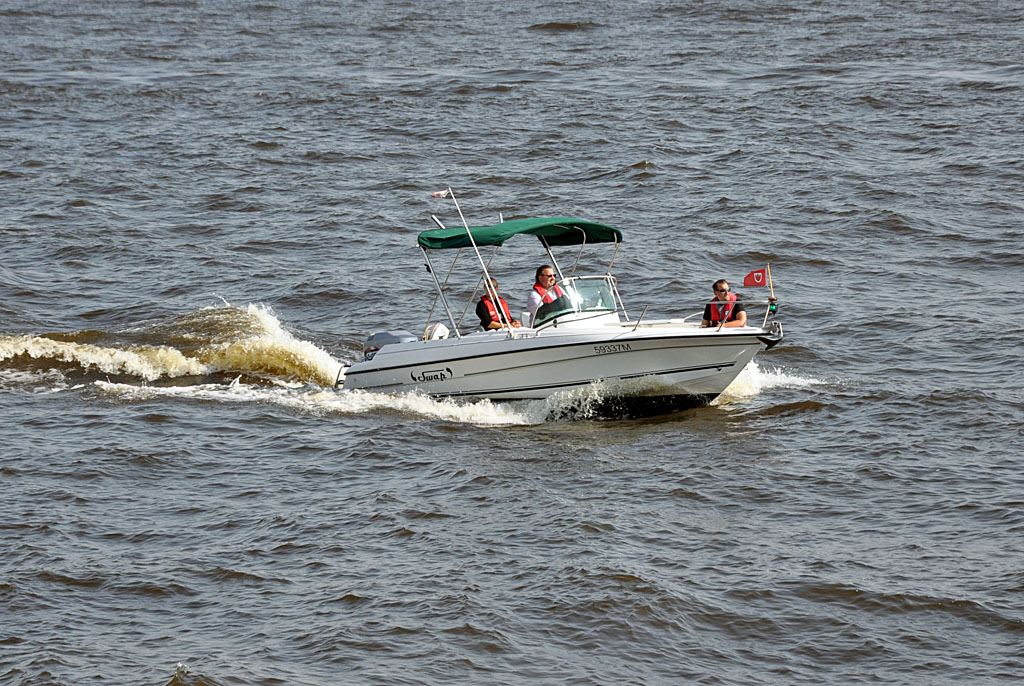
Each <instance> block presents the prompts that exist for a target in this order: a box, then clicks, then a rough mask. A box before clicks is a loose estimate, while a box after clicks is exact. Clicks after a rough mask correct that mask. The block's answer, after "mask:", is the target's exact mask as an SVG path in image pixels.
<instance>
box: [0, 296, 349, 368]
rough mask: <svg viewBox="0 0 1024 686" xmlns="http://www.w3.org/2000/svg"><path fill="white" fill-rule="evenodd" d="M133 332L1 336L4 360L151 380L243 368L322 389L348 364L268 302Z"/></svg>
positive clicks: (221, 309)
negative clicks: (305, 336)
mask: <svg viewBox="0 0 1024 686" xmlns="http://www.w3.org/2000/svg"><path fill="white" fill-rule="evenodd" d="M128 334H129V337H130V338H132V339H136V340H137V339H139V338H142V339H143V340H144V342H143V343H127V342H125V343H119V342H116V339H117V338H118V337H119V336H118V335H117V334H100V337H102V338H104V339H105V340H111V341H114V342H111V343H106V344H103V345H99V344H96V343H92V342H86V341H87V340H96V337H97V332H77V333H71V334H62V335H60V336H54V337H48V336H32V335H17V336H0V362H5V361H7V360H12V359H14V358H31V359H32V360H34V361H36V366H39V364H40V363H42V364H45V363H46V362H47V361H50V362H53V363H54V364H55V367H56V368H59V367H61V366H64V367H66V366H68V365H72V366H76V367H78V368H80V369H82V370H83V371H86V372H102V373H104V374H118V375H128V376H134V377H137V378H140V379H143V380H145V381H156V380H157V379H160V378H176V377H181V376H193V375H197V376H201V375H206V374H213V373H216V372H231V373H233V372H240V373H245V374H252V375H256V376H260V377H262V378H265V379H268V380H270V381H273V382H279V383H289V382H290V383H295V382H298V383H306V382H314V383H318V384H320V385H323V386H331V385H333V384H334V381H335V379H336V378H337V377H338V373H339V370H340V369H341V368H342V363H341V362H339V361H337V360H335V359H334V358H333V357H331V355H330V354H329V353H327V352H326V351H325V350H323V349H322V348H320V347H318V346H317V345H315V344H314V343H312V342H310V341H305V340H301V339H298V338H296V337H295V336H293V335H292V334H291V333H289V332H288V331H287V330H285V328H284V327H283V326H282V325H281V322H280V321H279V320H278V319H277V317H275V316H274V314H273V312H271V311H270V309H269V308H267V307H266V306H264V305H248V306H247V307H244V308H241V307H231V306H228V307H212V308H204V309H202V310H198V311H196V312H192V313H189V314H186V315H183V316H181V317H177V318H175V319H174V320H172V321H169V322H167V323H162V324H155V325H150V326H147V327H140V328H136V329H133V330H131V331H130V332H128ZM120 337H121V338H125V336H124V335H121V336H120ZM76 339H77V340H76Z"/></svg>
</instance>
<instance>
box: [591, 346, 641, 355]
mask: <svg viewBox="0 0 1024 686" xmlns="http://www.w3.org/2000/svg"><path fill="white" fill-rule="evenodd" d="M631 350H633V349H632V348H630V347H629V343H609V344H608V345H595V346H594V352H595V353H597V354H598V355H607V354H608V353H628V352H630V351H631Z"/></svg>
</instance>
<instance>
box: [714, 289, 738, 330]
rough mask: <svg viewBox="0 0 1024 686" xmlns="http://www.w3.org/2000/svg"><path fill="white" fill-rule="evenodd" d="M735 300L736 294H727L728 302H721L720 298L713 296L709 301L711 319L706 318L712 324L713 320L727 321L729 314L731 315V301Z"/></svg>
mask: <svg viewBox="0 0 1024 686" xmlns="http://www.w3.org/2000/svg"><path fill="white" fill-rule="evenodd" d="M734 302H736V294H735V293H730V294H729V303H728V304H727V305H726V304H723V302H722V301H721V300H719V299H718V298H715V299H714V300H712V301H711V319H710V320H708V321H710V322H711V323H712V324H713V323H715V322H721V321H726V322H727V321H729V317H730V315H732V308H733V303H734Z"/></svg>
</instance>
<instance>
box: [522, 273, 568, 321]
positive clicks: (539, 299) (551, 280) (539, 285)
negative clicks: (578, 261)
mask: <svg viewBox="0 0 1024 686" xmlns="http://www.w3.org/2000/svg"><path fill="white" fill-rule="evenodd" d="M557 278H558V277H556V276H555V270H554V269H553V268H552V267H551V266H550V265H547V264H545V265H542V266H540V267H537V280H536V281H535V282H534V284H533V289H532V290H531V291H530V295H528V296H527V298H526V309H527V310H529V312H530V321H531V322H532V321H533V320H534V318H535V317H536V316H537V308H538V307H540V306H541V305H542V304H544V303H550V302H554V301H555V298H560V297H561V296H563V295H565V292H564V291H562V289H561V287H559V285H558V284H557V283H555V280H556V279H557Z"/></svg>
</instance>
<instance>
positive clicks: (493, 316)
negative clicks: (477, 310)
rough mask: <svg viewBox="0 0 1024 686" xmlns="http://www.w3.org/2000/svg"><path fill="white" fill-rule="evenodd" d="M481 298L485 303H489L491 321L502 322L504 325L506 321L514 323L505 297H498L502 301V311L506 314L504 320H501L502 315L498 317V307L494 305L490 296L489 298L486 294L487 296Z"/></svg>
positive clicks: (488, 311)
mask: <svg viewBox="0 0 1024 686" xmlns="http://www.w3.org/2000/svg"><path fill="white" fill-rule="evenodd" d="M480 299H481V300H483V301H484V305H487V314H489V315H490V316H491V321H492V322H498V323H499V324H501V325H503V326H504V325H505V324H506V323H508V324H511V323H512V315H511V314H510V313H509V311H508V303H507V302H505V299H504V298H498V300H500V301H501V311H502V312H503V313H504V314H505V321H504V322H503V321H501V318H500V317H498V309H497V308H496V307H495V306H494V303H492V302H491V299H490V298H488V297H487V296H486V295H485V296H483V297H482V298H480Z"/></svg>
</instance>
